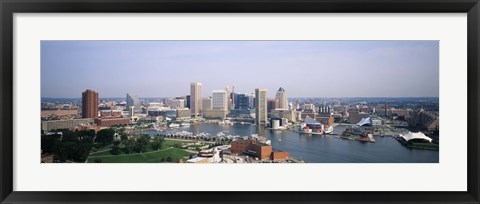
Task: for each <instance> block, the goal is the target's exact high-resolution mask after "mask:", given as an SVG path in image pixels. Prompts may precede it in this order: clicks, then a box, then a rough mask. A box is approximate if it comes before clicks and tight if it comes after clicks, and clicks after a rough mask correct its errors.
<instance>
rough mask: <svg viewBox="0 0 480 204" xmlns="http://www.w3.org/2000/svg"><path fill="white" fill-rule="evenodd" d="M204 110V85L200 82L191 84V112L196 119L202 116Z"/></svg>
mask: <svg viewBox="0 0 480 204" xmlns="http://www.w3.org/2000/svg"><path fill="white" fill-rule="evenodd" d="M201 109H202V84H201V83H200V82H192V83H190V110H191V113H192V115H193V116H194V117H197V116H198V115H200V110H201Z"/></svg>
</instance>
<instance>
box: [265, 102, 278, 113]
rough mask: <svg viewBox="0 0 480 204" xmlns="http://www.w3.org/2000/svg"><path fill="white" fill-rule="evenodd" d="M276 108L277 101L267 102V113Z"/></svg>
mask: <svg viewBox="0 0 480 204" xmlns="http://www.w3.org/2000/svg"><path fill="white" fill-rule="evenodd" d="M277 108H278V100H276V99H275V100H267V113H270V112H271V111H272V110H275V109H277Z"/></svg>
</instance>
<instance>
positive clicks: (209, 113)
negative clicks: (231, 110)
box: [204, 109, 228, 118]
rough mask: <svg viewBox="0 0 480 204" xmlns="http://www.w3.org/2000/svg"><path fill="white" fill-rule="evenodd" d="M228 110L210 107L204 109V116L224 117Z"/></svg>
mask: <svg viewBox="0 0 480 204" xmlns="http://www.w3.org/2000/svg"><path fill="white" fill-rule="evenodd" d="M227 114H228V110H226V109H211V110H205V111H204V117H206V118H226V117H227Z"/></svg>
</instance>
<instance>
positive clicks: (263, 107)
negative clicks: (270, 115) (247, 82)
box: [255, 88, 267, 126]
mask: <svg viewBox="0 0 480 204" xmlns="http://www.w3.org/2000/svg"><path fill="white" fill-rule="evenodd" d="M255 123H256V124H257V125H258V126H260V125H265V124H266V123H267V89H263V88H258V89H255Z"/></svg>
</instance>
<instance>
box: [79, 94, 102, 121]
mask: <svg viewBox="0 0 480 204" xmlns="http://www.w3.org/2000/svg"><path fill="white" fill-rule="evenodd" d="M97 117H98V92H95V91H94V90H90V89H87V90H86V91H85V92H83V93H82V118H97Z"/></svg>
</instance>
